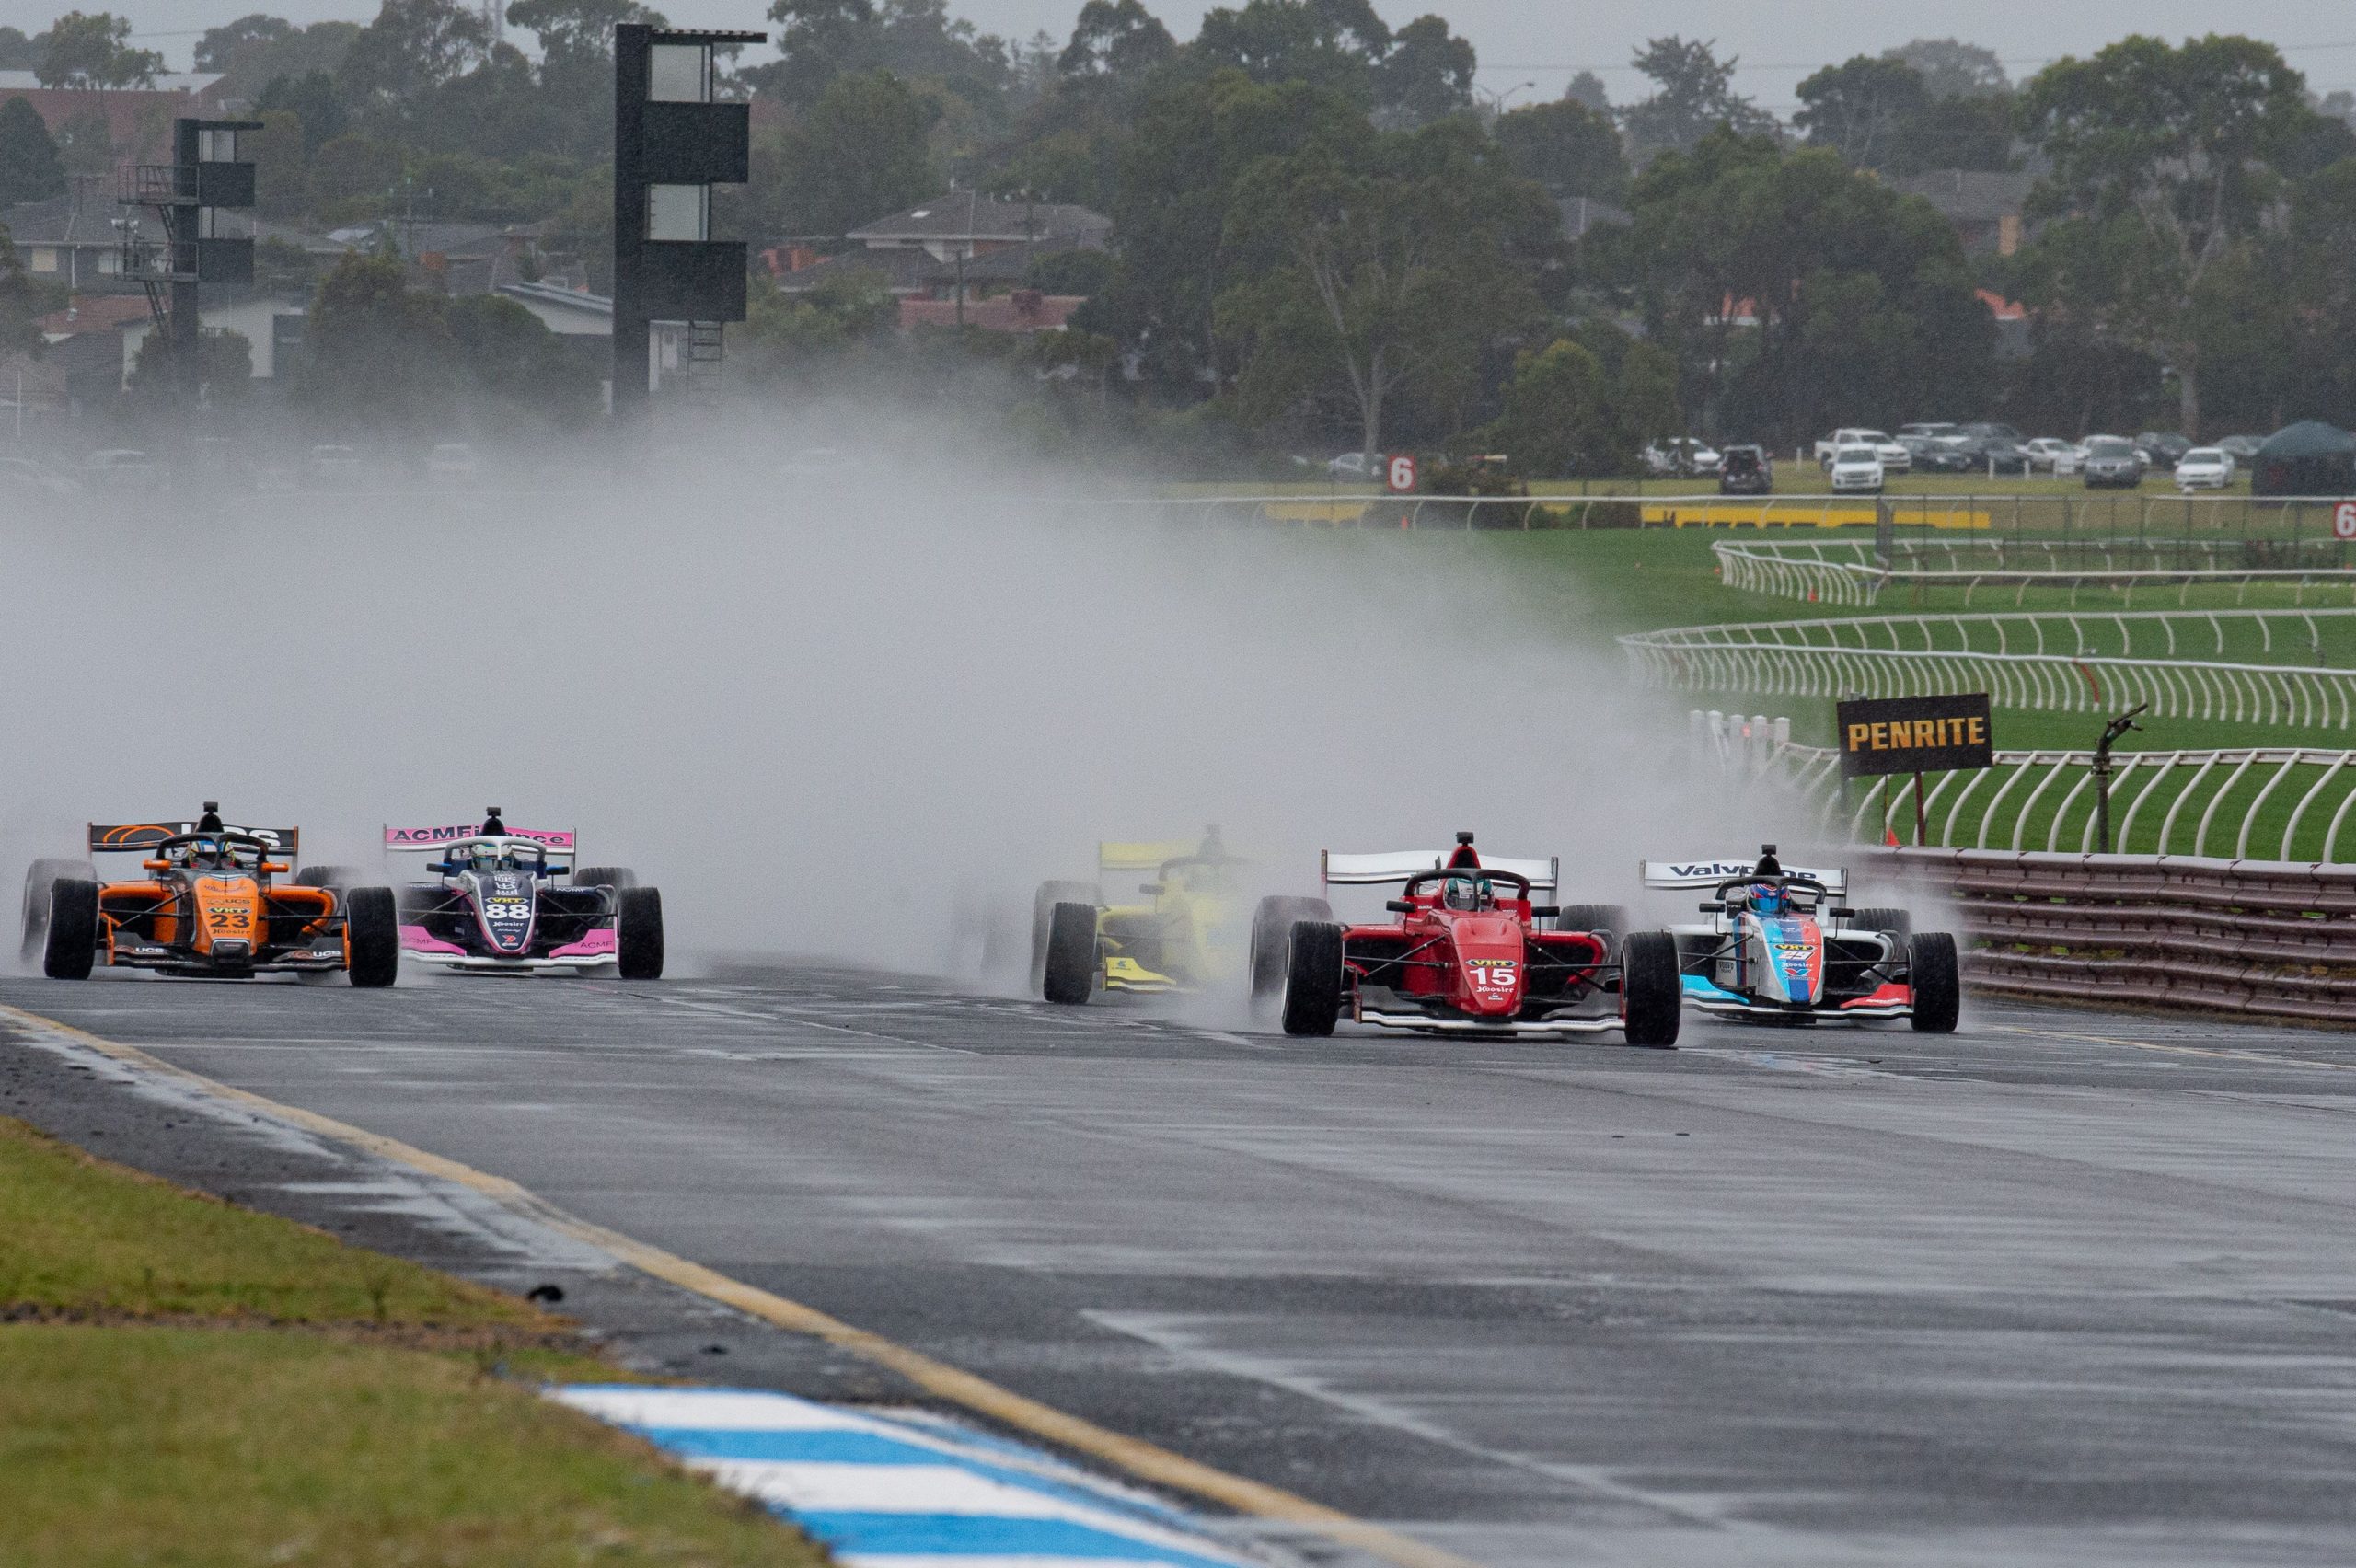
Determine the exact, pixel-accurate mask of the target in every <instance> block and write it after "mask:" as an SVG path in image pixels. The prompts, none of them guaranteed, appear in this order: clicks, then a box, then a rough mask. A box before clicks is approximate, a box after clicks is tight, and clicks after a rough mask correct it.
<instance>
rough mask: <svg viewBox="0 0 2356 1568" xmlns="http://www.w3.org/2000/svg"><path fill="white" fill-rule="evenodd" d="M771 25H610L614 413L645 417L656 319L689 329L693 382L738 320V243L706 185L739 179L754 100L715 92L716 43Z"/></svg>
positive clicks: (715, 368)
mask: <svg viewBox="0 0 2356 1568" xmlns="http://www.w3.org/2000/svg"><path fill="white" fill-rule="evenodd" d="M767 41H768V34H767V33H757V32H679V31H675V30H672V29H667V28H651V27H647V26H645V25H643V24H641V23H637V22H625V23H623V24H621V25H620V26H618V27H617V28H615V29H614V418H615V420H616V421H618V422H620V421H640V420H643V419H644V417H645V415H646V411H647V395H648V391H649V386H650V383H651V382H652V381H653V363H652V361H653V337H652V333H651V330H650V329H651V328H652V326H653V323H655V322H657V321H675V322H679V323H682V324H684V325H685V326H686V328H687V341H686V344H685V350H684V357H685V359H686V361H687V363H686V366H685V368H686V371H687V381H688V386H689V389H690V391H695V390H698V389H699V382H703V383H707V384H708V383H709V380H710V377H711V376H713V375H717V374H718V372H719V368H720V334H721V326H722V323H723V322H729V321H742V320H744V319H745V244H744V242H743V241H742V240H720V239H714V238H712V237H711V188H712V187H713V186H715V185H741V184H743V183H744V181H745V177H746V174H747V168H748V161H749V159H750V156H751V144H752V121H751V108H750V106H749V105H746V104H742V103H715V102H714V101H712V96H711V87H712V50H713V47H714V46H715V45H722V44H732V43H766V42H767Z"/></svg>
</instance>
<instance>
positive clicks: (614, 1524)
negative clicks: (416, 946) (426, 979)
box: [0, 1118, 823, 1568]
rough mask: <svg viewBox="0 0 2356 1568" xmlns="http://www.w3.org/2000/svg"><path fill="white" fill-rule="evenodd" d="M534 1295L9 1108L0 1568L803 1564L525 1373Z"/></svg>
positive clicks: (569, 1344)
mask: <svg viewBox="0 0 2356 1568" xmlns="http://www.w3.org/2000/svg"><path fill="white" fill-rule="evenodd" d="M569 1378H577V1379H583V1380H594V1381H602V1382H613V1381H623V1380H629V1378H630V1374H629V1373H627V1372H624V1371H622V1370H620V1369H618V1368H617V1367H616V1366H613V1365H611V1364H610V1363H608V1362H606V1361H605V1360H604V1359H602V1358H599V1357H597V1356H595V1355H593V1354H591V1353H590V1352H589V1350H588V1349H587V1348H586V1347H585V1346H584V1345H583V1344H582V1343H580V1342H579V1341H578V1340H577V1339H576V1338H575V1337H574V1335H573V1334H572V1332H571V1328H570V1325H568V1324H567V1323H566V1322H565V1321H564V1320H561V1319H559V1318H555V1317H552V1316H550V1315H549V1314H548V1313H545V1312H543V1311H541V1310H539V1309H537V1308H536V1307H534V1306H532V1305H531V1304H530V1303H527V1302H525V1301H521V1300H518V1299H516V1298H514V1297H509V1296H505V1295H502V1294H501V1293H499V1292H496V1291H491V1290H487V1289H484V1288H482V1287H480V1286H473V1285H468V1284H467V1283H465V1282H464V1281H460V1280H456V1279H453V1278H450V1277H449V1276H447V1275H445V1274H436V1273H434V1272H433V1271H432V1270H430V1269H424V1268H420V1267H418V1266H416V1265H415V1264H411V1263H407V1262H401V1261H399V1260H398V1259H394V1258H388V1257H385V1256H383V1255H381V1254H378V1253H375V1252H370V1251H364V1250H362V1249H359V1248H355V1247H349V1246H346V1245H344V1244H343V1243H342V1242H341V1241H338V1240H337V1239H334V1238H333V1237H330V1236H327V1235H325V1234H322V1233H320V1232H318V1231H315V1230H311V1229H308V1228H305V1227H302V1226H297V1225H293V1224H290V1223H288V1222H286V1221H284V1220H281V1219H277V1218H273V1217H271V1216H266V1215H259V1214H255V1213H252V1212H250V1211H248V1210H244V1209H239V1208H235V1207H232V1206H231V1205H226V1204H221V1203H216V1202H214V1201H213V1200H211V1199H208V1198H205V1197H202V1196H201V1195H199V1194H196V1193H188V1192H185V1191H182V1190H181V1189H179V1188H177V1187H174V1186H171V1185H170V1184H168V1183H166V1182H158V1181H156V1180H153V1179H152V1178H149V1177H146V1176H143V1175H140V1174H139V1173H137V1172H135V1171H131V1170H124V1169H122V1168H121V1167H120V1166H114V1165H110V1164H107V1163H105V1162H103V1161H100V1160H97V1159H92V1158H90V1157H88V1156H87V1155H85V1154H83V1153H81V1152H80V1151H79V1150H76V1149H74V1148H72V1147H68V1146H66V1145H64V1144H61V1143H58V1142H56V1141H55V1140H53V1139H51V1138H48V1137H45V1136H41V1135H40V1134H39V1133H37V1132H35V1131H33V1130H32V1129H31V1128H29V1127H27V1126H26V1125H25V1124H22V1123H20V1122H16V1121H13V1120H9V1119H6V1118H0V1562H5V1563H6V1564H9V1565H10V1568H17V1565H24V1568H33V1565H39V1568H52V1565H53V1568H94V1565H114V1564H121V1565H124V1568H130V1565H133V1564H143V1565H144V1564H167V1565H171V1568H207V1565H211V1564H221V1565H223V1568H229V1565H232V1564H236V1565H244V1564H251V1563H290V1564H304V1565H313V1564H316V1565H318V1568H345V1565H375V1564H384V1565H386V1568H392V1565H394V1564H402V1565H408V1564H432V1565H435V1568H457V1565H467V1568H473V1565H477V1564H479V1565H482V1568H509V1565H520V1568H542V1565H546V1568H557V1565H558V1564H568V1565H570V1564H578V1563H583V1562H599V1563H605V1562H612V1563H625V1564H626V1563H643V1564H655V1563H660V1564H665V1565H681V1564H712V1565H720V1564H737V1563H745V1564H750V1563H768V1564H783V1565H786V1568H816V1565H817V1564H819V1563H820V1562H823V1559H822V1557H821V1556H820V1554H819V1553H818V1552H817V1551H815V1550H814V1549H813V1548H812V1547H810V1546H809V1545H808V1544H807V1543H806V1542H805V1541H804V1540H803V1539H802V1538H801V1537H800V1536H799V1535H798V1534H796V1533H795V1532H793V1531H792V1530H791V1529H790V1528H786V1527H785V1526H783V1525H781V1524H780V1523H778V1522H777V1521H775V1520H774V1519H772V1518H770V1517H769V1516H767V1515H765V1514H763V1513H761V1512H760V1511H759V1510H757V1509H756V1508H755V1507H754V1506H752V1505H749V1504H747V1503H745V1502H743V1501H741V1500H739V1499H735V1498H732V1497H729V1496H727V1495H726V1494H724V1493H721V1492H719V1491H717V1490H716V1489H714V1488H713V1487H711V1486H710V1485H709V1484H707V1483H705V1482H702V1481H701V1480H699V1479H697V1478H695V1477H692V1476H690V1475H688V1474H687V1472H685V1471H684V1470H679V1469H678V1468H677V1467H676V1466H674V1465H672V1464H671V1463H669V1462H668V1461H667V1460H665V1459H664V1458H661V1457H660V1456H658V1455H657V1454H656V1453H655V1452H654V1451H653V1449H652V1448H649V1447H646V1446H645V1445H643V1444H641V1443H640V1442H638V1441H637V1440H635V1439H633V1438H630V1437H629V1436H627V1435H623V1434H621V1433H619V1432H617V1431H615V1430H613V1429H612V1428H610V1427H607V1426H606V1425H604V1424H601V1423H599V1422H596V1421H594V1420H591V1419H590V1418H588V1417H586V1416H583V1415H581V1414H578V1413H577V1412H572V1411H569V1410H566V1409H563V1408H561V1407H560V1406H557V1405H555V1404H552V1403H550V1402H549V1401H547V1400H545V1399H543V1398H541V1397H540V1396H539V1394H538V1393H537V1384H538V1383H539V1382H541V1381H543V1380H556V1379H569Z"/></svg>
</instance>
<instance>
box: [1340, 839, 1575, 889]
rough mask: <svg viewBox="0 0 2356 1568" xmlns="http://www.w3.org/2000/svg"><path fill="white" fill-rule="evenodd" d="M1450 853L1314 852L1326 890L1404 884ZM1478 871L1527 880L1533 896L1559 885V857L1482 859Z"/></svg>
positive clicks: (1440, 863)
mask: <svg viewBox="0 0 2356 1568" xmlns="http://www.w3.org/2000/svg"><path fill="white" fill-rule="evenodd" d="M1453 853H1454V851H1453V850H1449V849H1398V850H1393V851H1392V852H1391V853H1390V854H1387V855H1336V854H1335V853H1334V851H1332V850H1331V849H1321V850H1319V851H1318V852H1317V870H1318V880H1319V881H1320V882H1323V883H1324V884H1325V885H1326V886H1328V887H1335V886H1341V887H1352V886H1373V885H1378V884H1380V883H1383V882H1407V881H1409V880H1410V879H1412V878H1414V877H1416V876H1419V875H1421V874H1422V873H1423V872H1425V871H1436V870H1439V869H1440V868H1441V867H1443V866H1445V865H1447V864H1448V858H1449V855H1451V854H1453ZM1481 869H1482V870H1487V871H1509V872H1511V873H1513V874H1514V875H1516V876H1522V877H1528V878H1529V879H1530V888H1531V890H1532V891H1533V892H1540V893H1552V892H1553V891H1554V889H1555V888H1556V887H1558V886H1560V885H1561V883H1562V881H1563V862H1562V859H1561V858H1560V857H1559V856H1558V857H1555V858H1553V859H1545V860H1508V859H1505V858H1504V857H1503V856H1501V855H1484V856H1482V857H1481Z"/></svg>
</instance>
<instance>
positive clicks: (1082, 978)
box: [1039, 904, 1097, 1007]
mask: <svg viewBox="0 0 2356 1568" xmlns="http://www.w3.org/2000/svg"><path fill="white" fill-rule="evenodd" d="M1096 971H1097V962H1096V905H1093V904H1058V905H1056V906H1055V908H1054V909H1052V910H1050V911H1049V912H1048V915H1047V956H1046V959H1045V963H1044V965H1043V967H1042V969H1041V972H1040V974H1039V994H1040V995H1041V996H1043V997H1046V998H1047V1000H1049V1001H1051V1002H1055V1003H1057V1004H1058V1005H1060V1006H1063V1007H1078V1006H1080V1004H1081V1003H1083V1002H1085V1001H1087V1000H1088V997H1089V995H1090V993H1091V992H1093V991H1094V990H1095V989H1096Z"/></svg>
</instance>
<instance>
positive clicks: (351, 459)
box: [303, 444, 360, 490]
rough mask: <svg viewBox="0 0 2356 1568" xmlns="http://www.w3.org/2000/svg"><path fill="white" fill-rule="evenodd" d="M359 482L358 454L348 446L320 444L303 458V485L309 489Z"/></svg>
mask: <svg viewBox="0 0 2356 1568" xmlns="http://www.w3.org/2000/svg"><path fill="white" fill-rule="evenodd" d="M359 482H360V454H359V453H357V452H355V451H353V450H352V448H351V447H349V446H335V445H329V444H321V445H318V446H314V447H312V448H311V450H310V451H309V453H307V454H306V455H305V456H304V458H303V483H304V485H305V486H306V487H307V488H310V489H314V490H316V489H320V488H322V487H333V486H340V485H356V484H358V483H359Z"/></svg>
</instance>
